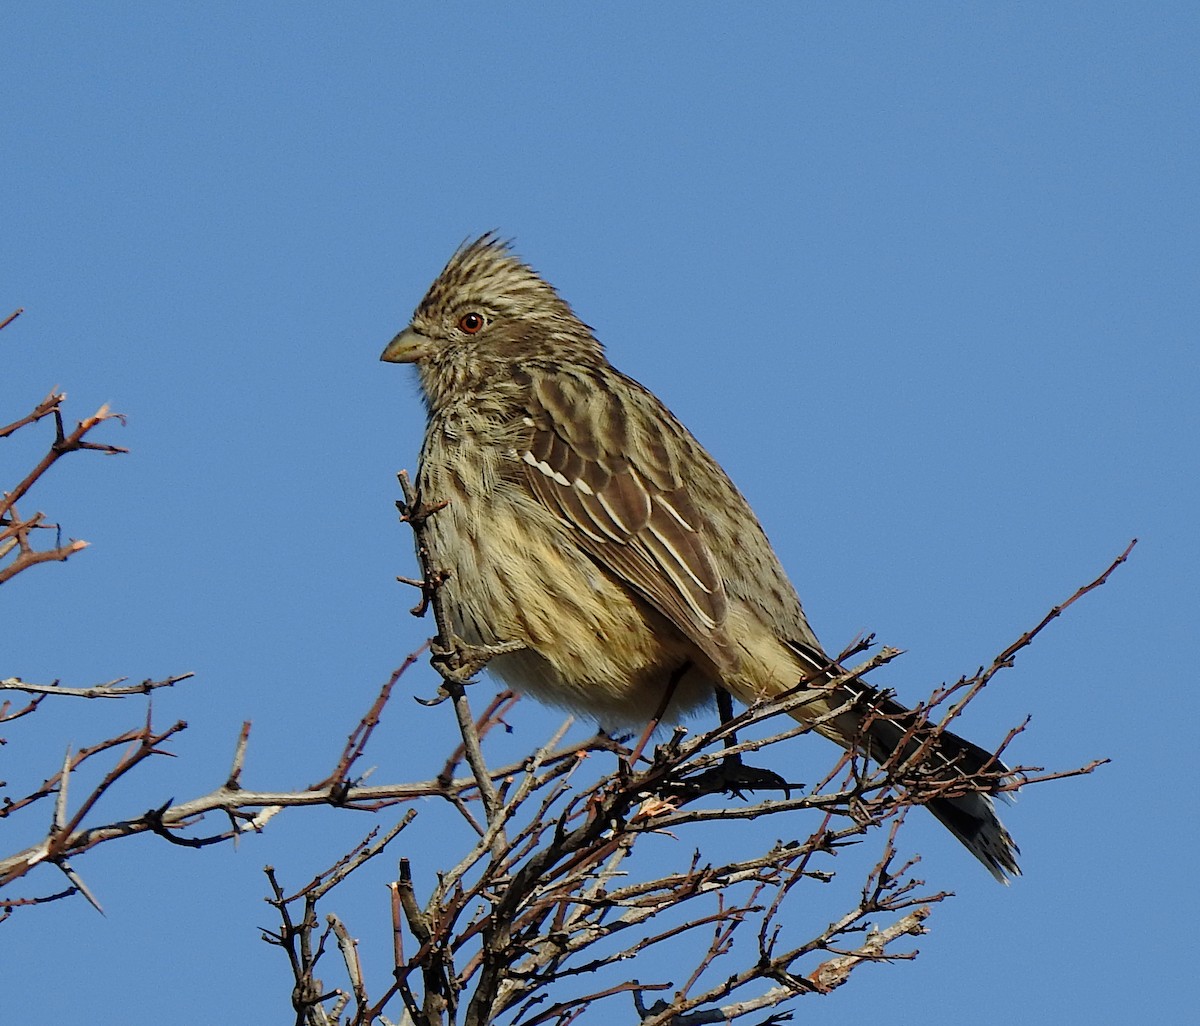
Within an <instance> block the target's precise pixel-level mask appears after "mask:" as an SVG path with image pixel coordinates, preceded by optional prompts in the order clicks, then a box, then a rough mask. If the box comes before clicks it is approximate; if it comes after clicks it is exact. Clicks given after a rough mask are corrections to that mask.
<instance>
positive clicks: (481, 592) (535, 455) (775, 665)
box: [382, 235, 1019, 879]
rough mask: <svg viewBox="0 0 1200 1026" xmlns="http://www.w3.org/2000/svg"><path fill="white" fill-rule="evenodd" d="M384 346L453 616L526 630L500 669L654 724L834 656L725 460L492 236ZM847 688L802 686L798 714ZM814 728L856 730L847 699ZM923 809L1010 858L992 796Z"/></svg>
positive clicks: (463, 254) (882, 749) (594, 709)
mask: <svg viewBox="0 0 1200 1026" xmlns="http://www.w3.org/2000/svg"><path fill="white" fill-rule="evenodd" d="M382 358H383V359H384V360H388V361H391V362H398V363H414V364H416V366H417V370H418V372H419V375H420V380H421V386H422V392H423V394H424V398H425V403H426V406H427V409H428V414H429V420H428V424H427V427H426V433H425V441H424V445H423V447H422V450H421V462H420V468H419V471H418V478H417V485H418V489H419V491H420V493H421V495H422V497H423V498H424V499H425V500H427V501H440V500H443V499H448V500H450V504H449V505H448V506H447V507H446V508H445V509H444V510H441V511H440V512H438V513H437V514H436V515H435V516H434V517H432V518H431V519H430V520H429V522H428V527H429V530H430V532H431V536H432V543H433V546H434V550H435V552H436V553H437V554H438V557H439V558H440V559H441V560H442V561H444V562H445V563H447V564H448V566H449V568H450V569H451V570H452V576H451V577H450V579H449V580H448V581H447V583H446V584H445V586H444V588H445V595H446V599H447V602H448V607H449V609H450V611H451V613H452V615H453V616H454V618H455V621H456V623H457V624H458V625H459V629H460V630H461V632H462V634H463V636H464V638H465V639H466V640H468V641H470V642H473V643H486V644H490V643H497V642H503V641H521V642H523V643H524V644H525V645H526V646H527V647H526V648H525V649H524V650H522V651H519V652H514V653H510V654H507V655H503V656H499V657H497V658H496V659H494V660H493V661H492V662H491V663H490V664H489V669H491V670H492V671H493V672H494V673H496V674H497V675H498V676H499V677H500V678H501V679H503V680H504V682H505V683H506V684H508V685H510V686H512V687H514V688H515V689H517V690H519V691H524V692H528V693H530V694H532V695H533V696H534V697H536V698H538V699H539V700H541V701H544V702H549V703H552V704H555V705H560V706H565V707H568V708H571V709H575V710H580V711H583V712H586V713H589V714H591V715H593V716H595V717H596V718H597V719H598V720H599V721H600V722H601V723H603V724H605V725H608V726H613V725H619V724H636V723H645V722H646V721H647V720H648V719H649V718H650V717H651V716H653V714H654V712H655V710H656V709H657V707H658V706H659V704H660V702H661V701H662V699H663V697H664V694H665V689H666V688H667V687H668V685H669V682H670V681H672V679H673V678H678V682H677V684H676V690H675V692H674V696H673V699H672V703H671V706H670V709H669V712H668V715H670V714H678V713H685V712H688V711H690V710H693V709H696V708H698V707H699V706H702V705H704V704H706V703H708V702H710V701H711V699H712V696H713V694H714V689H715V688H717V687H723V688H725V689H726V690H728V691H730V692H731V693H732V694H733V695H734V696H735V697H737V698H738V699H740V700H741V701H743V702H753V701H755V700H756V699H759V698H762V697H766V696H772V695H777V694H780V693H782V692H783V691H786V690H789V689H791V688H793V687H795V685H796V684H797V683H798V682H799V681H800V680H801V679H802V678H803V677H804V676H805V675H807V674H810V673H811V672H812V671H813V670H814V669H815V668H819V667H821V666H825V665H827V664H828V663H829V660H828V658H827V657H826V656H825V654H824V652H823V651H822V649H821V646H820V643H819V642H818V641H817V638H816V636H815V635H814V634H813V632H812V629H811V628H810V627H809V625H808V621H807V619H806V618H805V616H804V612H803V609H802V608H801V605H800V600H799V598H798V597H797V595H796V592H795V590H794V589H793V587H792V585H791V583H790V582H789V580H788V578H787V575H786V574H785V573H784V571H783V568H782V566H781V565H780V564H779V561H778V559H777V557H776V556H775V553H774V551H773V550H772V548H771V545H770V543H769V542H768V540H767V538H766V535H765V534H764V533H763V530H762V528H761V527H760V526H759V523H758V520H757V519H756V518H755V516H754V513H753V511H752V510H751V509H750V506H749V504H748V503H747V502H746V500H745V499H744V498H743V497H742V495H741V493H740V492H738V490H737V489H736V488H735V487H734V485H733V483H732V482H731V481H730V480H729V478H728V476H727V475H726V474H725V472H724V471H723V470H722V469H721V468H720V467H719V466H718V465H717V463H716V461H715V460H713V458H712V457H711V456H710V455H709V454H708V453H707V452H706V451H705V449H704V448H703V447H702V446H701V445H700V443H699V442H697V441H696V439H695V438H694V437H693V436H692V434H691V433H690V432H689V431H688V430H687V429H686V428H685V427H684V426H683V425H682V424H680V423H679V421H678V420H676V419H675V417H674V416H673V415H672V414H671V412H670V411H669V410H667V409H666V407H665V406H663V404H662V403H661V402H660V401H659V400H658V399H657V398H656V397H655V396H654V395H653V394H652V393H651V392H649V391H648V390H647V389H645V388H644V387H642V386H641V385H640V384H638V383H637V382H636V381H634V380H633V379H632V378H628V377H626V376H625V375H623V374H621V373H620V372H619V371H617V370H616V369H615V368H613V367H612V365H611V364H610V363H609V362H608V360H607V359H606V357H605V355H604V351H603V348H602V347H601V345H600V343H599V342H598V341H597V340H596V338H595V337H594V336H593V334H592V332H591V330H590V329H589V328H588V327H587V326H586V325H584V324H583V323H582V322H581V321H580V320H579V319H578V318H577V317H576V316H575V314H574V313H573V312H572V310H571V308H570V307H569V306H568V305H567V304H566V303H565V302H564V301H563V300H562V299H561V298H560V297H559V296H558V294H557V293H556V292H555V291H554V289H553V288H552V287H551V286H550V285H549V284H548V283H547V282H545V281H544V280H543V279H542V278H540V277H539V276H538V275H537V274H536V273H535V272H534V271H533V270H532V269H531V268H530V267H528V266H527V265H526V264H524V263H522V262H521V261H520V260H519V259H518V258H517V257H515V256H514V255H513V254H512V253H511V252H510V251H509V249H508V247H507V245H506V244H504V243H502V242H500V241H498V240H497V239H496V238H495V237H494V236H492V235H485V236H483V237H482V238H480V239H478V240H477V241H475V242H473V243H470V244H469V245H466V246H464V247H462V248H461V249H460V250H459V251H458V252H457V253H455V254H454V256H453V257H452V258H451V260H450V262H449V263H448V264H447V265H446V268H445V269H444V270H443V271H442V273H441V275H439V277H438V278H437V280H436V281H435V282H434V283H433V285H432V286H431V287H430V289H429V291H428V293H427V294H426V296H425V298H424V299H423V300H422V301H421V303H420V305H419V306H418V307H417V310H416V312H415V313H414V314H413V318H412V323H411V324H410V325H409V327H408V328H407V329H405V331H403V332H402V333H401V334H400V335H398V336H397V337H396V338H395V339H394V340H393V341H392V342H391V344H389V346H388V347H387V348H386V349H385V350H384V353H383V357H382ZM681 671H682V676H681V677H680V676H679V674H680V672H681ZM856 690H857V691H867V690H868V689H867V688H866V686H865V685H856ZM850 693H851V692H846V691H843V692H836V691H835V692H831V691H829V690H828V689H827V688H815V689H814V691H813V700H812V702H811V703H809V704H807V705H805V706H803V707H802V708H801V709H800V710H798V712H797V713H796V716H797V718H798V719H802V720H811V719H813V718H815V717H817V716H819V715H821V714H823V713H825V712H828V711H829V710H830V709H834V708H837V707H839V706H841V705H843V704H844V703H845V702H846V700H847V697H848V695H849V694H850ZM884 708H885V711H886V712H887V714H888V716H889V717H891V718H892V719H893V720H894V721H895V722H886V721H877V722H876V723H875V724H874V725H873V726H872V728H871V730H870V736H869V737H868V738H867V739H866V743H867V744H868V745H869V746H870V748H871V749H872V751H871V754H872V755H874V756H876V757H882V756H886V754H887V753H888V752H890V751H891V750H892V749H893V748H894V747H895V746H896V744H898V743H899V740H900V738H901V736H902V735H903V732H904V728H903V726H902V725H901V724H902V723H903V720H904V715H905V713H906V710H905V709H904V708H903V707H902V706H900V705H899V704H897V703H894V702H887V703H886V704H885V706H884ZM818 729H819V730H820V732H821V733H822V734H824V735H825V736H827V737H829V738H831V739H832V740H834V741H836V742H838V743H839V744H841V745H842V746H843V747H847V746H850V745H851V744H853V743H855V741H856V740H858V741H859V742H860V743H861V742H862V739H861V738H860V734H861V730H860V722H859V717H858V714H857V713H854V712H850V713H843V714H841V715H840V716H839V717H837V718H835V719H833V720H831V721H830V722H828V723H825V724H822V725H820V726H819V727H818ZM942 751H943V753H944V755H946V756H949V757H952V758H954V759H955V760H957V762H958V764H959V765H960V766H961V767H962V768H963V769H964V770H965V771H967V772H971V771H972V770H974V769H977V768H979V767H980V766H983V765H985V764H986V763H987V762H988V761H989V760H990V755H989V753H987V752H984V751H983V750H982V749H980V748H977V747H976V746H975V745H972V744H970V743H969V742H967V741H964V740H962V739H960V738H957V737H955V736H954V735H952V734H947V735H945V736H944V737H943V740H942ZM951 772H953V771H951ZM929 806H930V808H931V810H932V811H933V812H934V814H935V815H937V816H938V818H939V819H941V820H942V822H943V823H945V824H946V825H947V826H948V827H949V828H950V830H951V831H952V832H953V833H954V834H955V835H956V836H957V837H958V838H959V839H960V840H961V841H962V842H963V843H964V844H965V845H966V846H967V848H968V849H969V850H970V851H971V852H972V853H973V854H974V855H975V856H976V857H977V858H979V859H980V861H982V862H983V863H984V864H985V865H986V866H987V867H988V869H989V870H990V871H991V872H992V873H993V875H995V876H996V877H997V878H998V879H1004V877H1005V874H1006V873H1018V872H1019V870H1018V869H1017V865H1016V862H1015V854H1016V847H1015V846H1014V845H1013V843H1012V840H1011V838H1009V836H1008V834H1007V832H1006V831H1005V830H1004V828H1003V826H1002V825H1001V824H1000V822H999V820H998V819H997V818H996V815H995V811H994V809H993V807H992V802H991V799H990V798H989V797H988V796H986V795H983V794H977V793H972V794H968V795H965V796H964V797H962V798H954V799H936V800H935V801H932V802H930V803H929Z"/></svg>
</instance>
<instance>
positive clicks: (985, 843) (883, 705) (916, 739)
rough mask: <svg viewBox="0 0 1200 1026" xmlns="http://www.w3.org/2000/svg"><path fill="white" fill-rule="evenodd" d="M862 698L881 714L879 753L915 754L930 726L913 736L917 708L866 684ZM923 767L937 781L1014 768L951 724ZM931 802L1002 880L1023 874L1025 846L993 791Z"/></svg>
mask: <svg viewBox="0 0 1200 1026" xmlns="http://www.w3.org/2000/svg"><path fill="white" fill-rule="evenodd" d="M859 687H863V686H862V685H859ZM856 690H858V688H856ZM860 701H863V702H869V703H870V704H871V706H872V707H873V708H874V709H875V710H876V712H875V718H873V719H872V720H871V722H870V725H869V726H868V727H867V734H868V737H869V739H870V742H869V743H870V749H871V751H870V754H871V757H872V758H873V759H875V760H877V761H879V762H883V761H885V760H887V759H889V758H892V757H893V756H894V753H895V752H896V750H897V748H900V747H901V746H903V751H902V759H903V758H904V757H908V756H910V755H913V754H915V753H916V751H917V750H918V748H920V747H921V745H922V744H923V743H924V742H925V741H926V740H927V739H928V733H927V732H926V733H925V736H924V737H922V733H921V732H920V731H914V732H913V734H912V735H911V736H909V730H910V728H911V726H912V723H913V717H914V714H913V713H912V711H911V710H909V709H906V708H905V707H904V706H902V705H901V704H900V703H899V702H895V701H893V700H892V699H890V698H885V697H882V696H881V695H879V693H878V692H873V691H869V690H867V689H865V688H864V690H863V693H862V695H861V696H860ZM902 759H901V761H902ZM923 768H924V771H925V772H926V773H928V774H930V777H931V779H933V780H935V781H942V780H947V781H949V780H955V779H960V778H970V777H973V776H975V775H976V774H979V773H986V774H987V775H988V776H989V777H992V778H993V779H995V780H997V781H999V780H1000V779H1002V778H1003V777H1004V776H1005V775H1006V774H1007V773H1008V767H1007V766H1005V765H1004V764H1003V763H1002V762H1000V761H999V760H998V759H996V758H995V756H994V755H993V754H992V753H991V752H988V751H985V750H984V749H982V748H980V747H979V746H978V745H976V744H972V743H971V742H970V741H967V740H966V739H964V738H961V737H959V736H958V735H957V734H952V733H950V731H948V730H947V731H944V732H942V733H941V734H940V735H939V736H938V737H937V739H936V740H935V741H934V742H933V744H931V745H930V746H929V751H928V754H927V755H926V756H925V765H924V767H923ZM926 805H927V806H928V808H929V811H930V812H932V813H933V814H934V815H935V816H936V817H937V818H938V820H939V821H940V822H941V824H942V825H943V826H944V827H945V828H946V829H947V830H949V831H950V833H952V834H953V835H954V836H955V837H957V838H958V839H959V841H961V842H962V844H963V847H965V848H966V849H967V851H969V852H970V853H971V854H972V855H974V856H975V857H976V858H977V859H979V861H980V862H982V863H983V864H984V865H985V866H986V867H987V870H988V872H989V873H991V874H992V876H994V877H995V878H996V879H997V880H999V881H1000V882H1001V883H1004V884H1006V883H1008V878H1009V877H1010V876H1020V875H1021V869H1020V867H1019V866H1018V865H1017V856H1018V855H1019V854H1020V852H1021V849H1020V848H1018V847H1017V846H1016V844H1015V843H1014V842H1013V839H1012V837H1011V836H1010V835H1009V833H1008V831H1007V830H1005V829H1004V824H1003V823H1001V822H1000V818H999V817H998V816H997V815H996V806H995V803H994V802H993V801H992V797H991V795H990V794H987V793H985V792H983V791H971V792H968V793H967V794H963V795H958V796H956V797H953V798H931V799H930V800H929V801H928V802H927V803H926Z"/></svg>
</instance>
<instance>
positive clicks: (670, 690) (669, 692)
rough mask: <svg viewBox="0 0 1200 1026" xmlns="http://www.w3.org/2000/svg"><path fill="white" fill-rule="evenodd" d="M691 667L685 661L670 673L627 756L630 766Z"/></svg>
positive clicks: (648, 740)
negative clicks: (649, 716) (644, 727)
mask: <svg viewBox="0 0 1200 1026" xmlns="http://www.w3.org/2000/svg"><path fill="white" fill-rule="evenodd" d="M691 668H692V664H691V663H690V662H685V663H683V665H682V666H680V667H678V668H677V669H676V670H675V671H674V672H673V673H672V674H671V679H670V680H668V681H667V687H666V689H665V690H664V691H663V696H662V700H661V701H660V702H659V703H658V708H657V709H656V710H655V712H654V717H653V719H651V720H650V722H649V723H647V724H646V729H645V730H644V731H642V736H641V738H640V739H639V740H638V743H637V747H636V748H634V750H633V754H632V755H631V756H630V757H629V765H630V766H636V765H637V761H638V759H640V758H641V757H642V752H643V751H644V750H645V748H646V745H647V744H649V743H650V738H651V736H652V735H653V734H654V732H655V731H656V730H658V725H659V724H660V723H661V722H662V718H663V717H664V716H665V715H666V714H667V707H668V706H669V705H670V704H671V699H673V698H674V697H675V690H676V688H678V687H679V682H680V681H681V680H683V677H684V675H685V674H686V673H687V672H688V670H690V669H691Z"/></svg>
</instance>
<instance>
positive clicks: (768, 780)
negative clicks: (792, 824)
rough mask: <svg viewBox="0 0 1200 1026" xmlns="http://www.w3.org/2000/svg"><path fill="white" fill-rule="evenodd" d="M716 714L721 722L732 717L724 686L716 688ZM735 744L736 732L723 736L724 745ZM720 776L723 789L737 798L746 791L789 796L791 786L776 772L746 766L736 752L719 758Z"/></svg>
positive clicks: (733, 745) (742, 795)
mask: <svg viewBox="0 0 1200 1026" xmlns="http://www.w3.org/2000/svg"><path fill="white" fill-rule="evenodd" d="M716 691H717V715H718V716H720V717H721V723H722V724H726V723H728V722H729V721H730V720H732V719H733V698H732V697H731V696H730V694H729V692H728V691H726V690H725V689H724V688H721V687H719V688H717V689H716ZM736 745H737V734H736V733H734V732H733V731H730V732H729V734H728V735H726V737H725V747H726V748H727V749H728V748H732V747H735V746H736ZM720 773H721V776H722V777H723V778H724V782H725V790H727V791H728V792H729V793H730V794H732V795H734V796H735V797H737V798H745V797H746V796H745V795H744V794H742V791H743V789H744V790H746V791H756V790H757V791H764V790H766V791H779V790H781V791H783V793H784V796H785V797H788V798H790V797H791V793H792V792H791V786H790V785H789V784H788V782H787V781H786V780H784V779H783V777H781V776H780V775H779V774H778V773H775V772H772V771H771V770H768V769H759V768H758V767H757V766H747V765H746V764H745V762H743V761H742V756H741V754H740V753H738V752H734V753H733V754H731V755H726V756H725V757H724V758H723V759H722V760H721V767H720Z"/></svg>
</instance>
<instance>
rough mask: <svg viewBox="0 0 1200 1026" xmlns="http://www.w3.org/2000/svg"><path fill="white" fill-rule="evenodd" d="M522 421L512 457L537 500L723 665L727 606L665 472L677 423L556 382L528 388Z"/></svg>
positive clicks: (688, 507) (681, 491) (695, 525)
mask: <svg viewBox="0 0 1200 1026" xmlns="http://www.w3.org/2000/svg"><path fill="white" fill-rule="evenodd" d="M655 404H656V405H657V401H655ZM654 412H656V413H657V412H658V411H654ZM665 412H666V411H665V410H664V411H662V413H665ZM527 414H528V415H527V418H526V420H527V426H528V428H529V431H528V433H527V435H526V439H527V447H525V448H523V449H522V450H521V451H520V452H519V453H518V456H519V458H520V459H521V460H522V461H523V463H524V464H525V471H526V477H527V480H528V482H529V486H530V488H531V490H532V491H533V493H534V494H535V495H536V496H537V497H538V498H539V499H540V500H541V501H542V502H543V503H544V504H545V505H546V506H547V507H548V508H549V509H550V510H552V511H553V512H554V513H556V514H557V515H558V516H560V517H561V518H562V519H563V520H564V521H565V522H566V523H568V524H569V525H570V526H571V527H573V528H574V529H575V530H576V531H577V534H578V538H579V542H580V544H581V545H582V546H583V547H584V548H585V549H586V550H587V551H588V553H589V554H590V555H591V556H592V557H593V558H594V559H595V560H596V561H597V562H598V563H599V564H600V565H601V566H603V567H604V568H605V569H607V570H608V571H609V572H611V573H612V574H613V575H614V576H616V577H618V578H619V579H621V580H622V581H624V582H625V583H626V584H628V585H629V586H630V588H632V589H633V590H634V591H635V592H637V593H638V594H639V595H641V596H642V598H644V599H645V600H647V601H648V602H649V603H650V604H651V605H652V606H653V607H654V608H655V609H657V610H658V611H659V612H660V613H662V614H663V615H664V616H666V617H667V619H668V620H670V621H671V622H672V623H673V624H674V625H675V626H676V627H678V628H679V630H680V631H682V632H683V633H684V634H685V635H686V636H687V637H688V638H690V639H691V640H692V641H694V642H695V643H696V644H697V645H698V646H699V647H700V648H701V650H702V651H704V652H705V653H706V654H707V655H708V656H709V657H710V658H712V659H713V660H714V661H715V662H717V663H718V664H721V663H723V662H725V661H726V660H727V659H728V655H727V654H725V653H723V652H722V646H721V642H722V640H723V632H722V630H721V628H722V626H723V624H724V622H725V615H726V611H727V606H728V600H727V597H726V594H725V586H724V584H723V582H722V580H721V576H720V574H719V573H718V571H717V566H716V562H715V560H714V559H713V555H712V553H711V552H710V550H709V547H708V544H707V541H706V539H705V536H704V529H703V522H702V521H701V518H700V516H699V514H698V513H697V511H696V508H695V506H694V505H693V503H692V499H691V497H690V496H689V494H688V490H687V486H686V482H683V481H681V480H680V479H679V476H678V474H675V473H672V471H671V467H670V465H669V464H670V455H669V454H670V452H671V451H672V448H673V447H672V446H671V445H670V444H669V442H670V441H671V440H669V439H668V438H667V437H666V434H665V432H666V431H667V430H668V429H669V428H670V426H671V425H672V424H673V423H674V421H673V418H670V415H669V414H667V415H666V419H664V418H663V417H662V416H661V415H660V416H639V415H638V414H639V409H638V408H633V409H631V408H629V407H628V406H627V405H624V404H622V403H620V402H619V401H618V400H617V399H616V398H615V397H613V396H612V395H611V393H608V392H607V391H606V390H605V389H604V388H603V386H602V385H600V384H599V383H597V382H594V381H582V380H579V379H572V378H566V377H562V376H553V377H543V378H541V379H540V380H539V381H537V382H536V383H535V384H534V387H533V389H532V396H531V399H530V402H529V405H528V407H527ZM680 430H682V429H680Z"/></svg>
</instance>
